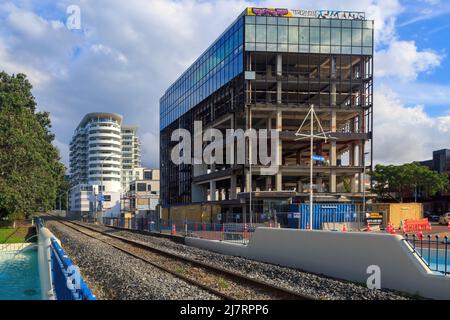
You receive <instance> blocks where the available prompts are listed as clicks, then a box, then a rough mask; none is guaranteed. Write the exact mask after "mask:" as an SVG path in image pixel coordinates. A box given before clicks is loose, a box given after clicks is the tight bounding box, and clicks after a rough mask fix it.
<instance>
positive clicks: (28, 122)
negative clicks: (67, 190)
mask: <svg viewBox="0 0 450 320" xmlns="http://www.w3.org/2000/svg"><path fill="white" fill-rule="evenodd" d="M31 89H32V86H31V84H30V82H29V81H28V80H27V78H26V76H25V75H24V74H17V75H12V76H10V75H8V74H6V73H5V72H0V218H1V217H8V218H24V217H29V216H30V215H31V214H32V213H33V212H36V211H38V210H39V209H40V208H42V209H44V210H49V209H51V208H52V207H53V205H54V203H55V199H56V193H57V189H58V187H59V186H60V184H61V180H62V179H63V177H64V171H65V168H64V166H63V164H62V163H61V162H60V161H59V160H60V158H59V152H58V150H57V149H56V148H55V147H54V146H53V145H52V141H53V140H54V135H53V134H52V133H51V132H50V128H51V122H50V117H49V113H47V112H36V102H35V99H34V97H33V95H32V93H31Z"/></svg>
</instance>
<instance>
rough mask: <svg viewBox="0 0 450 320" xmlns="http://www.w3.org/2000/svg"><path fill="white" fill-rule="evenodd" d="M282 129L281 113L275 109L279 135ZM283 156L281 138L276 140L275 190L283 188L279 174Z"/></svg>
mask: <svg viewBox="0 0 450 320" xmlns="http://www.w3.org/2000/svg"><path fill="white" fill-rule="evenodd" d="M282 129H283V115H282V112H281V110H277V131H278V133H279V134H280V135H281V131H282ZM282 158H283V144H282V141H281V139H279V140H278V155H277V163H278V172H277V175H276V179H275V180H276V181H275V185H276V186H275V187H276V188H275V189H276V190H277V191H281V190H283V177H282V174H281V165H282V164H283V163H282V160H283V159H282Z"/></svg>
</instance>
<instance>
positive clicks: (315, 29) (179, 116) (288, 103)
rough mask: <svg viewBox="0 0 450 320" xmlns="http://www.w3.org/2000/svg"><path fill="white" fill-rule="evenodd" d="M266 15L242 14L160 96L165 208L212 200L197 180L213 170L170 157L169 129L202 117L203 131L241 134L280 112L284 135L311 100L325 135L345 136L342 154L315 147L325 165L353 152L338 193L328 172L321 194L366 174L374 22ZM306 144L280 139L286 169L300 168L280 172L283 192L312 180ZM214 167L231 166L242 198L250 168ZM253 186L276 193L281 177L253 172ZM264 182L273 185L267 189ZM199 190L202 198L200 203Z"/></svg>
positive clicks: (226, 189) (219, 184)
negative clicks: (363, 158)
mask: <svg viewBox="0 0 450 320" xmlns="http://www.w3.org/2000/svg"><path fill="white" fill-rule="evenodd" d="M255 12H260V11H255ZM267 12H269V13H268V16H258V15H256V16H255V15H251V14H249V11H248V10H246V11H245V12H244V13H243V14H242V15H241V16H240V17H239V18H238V19H237V20H236V21H235V22H234V23H233V24H232V25H231V26H230V27H229V28H228V29H227V31H225V32H224V33H223V35H222V36H221V37H220V38H219V39H218V40H216V41H215V42H214V44H213V45H211V47H210V48H209V49H208V50H206V52H205V53H204V54H203V55H202V56H200V58H199V59H198V60H197V61H196V62H195V63H194V64H193V65H192V66H191V67H190V68H189V69H188V70H187V71H186V72H185V73H184V74H183V75H182V76H181V77H180V78H179V79H178V80H177V81H176V82H175V83H174V84H173V85H172V86H171V87H170V88H169V89H168V90H167V91H166V92H165V94H164V96H163V97H162V98H161V100H160V128H161V132H160V165H161V200H162V205H163V207H167V206H171V205H177V204H187V203H191V202H199V201H206V199H205V197H204V194H206V190H207V189H208V188H209V183H206V182H204V181H203V180H202V179H206V178H201V176H202V175H208V174H207V173H205V172H203V173H199V172H197V173H194V170H193V167H192V166H191V165H187V164H182V165H175V164H174V163H173V162H172V161H171V158H170V156H171V150H172V148H173V147H174V146H175V145H176V144H177V143H178V142H177V141H171V134H172V132H173V131H174V130H175V129H178V128H184V129H187V130H189V131H190V132H193V129H194V128H193V123H194V121H202V123H203V127H204V128H205V127H209V126H213V127H214V126H215V125H216V124H217V123H219V127H220V129H221V130H224V128H230V127H231V126H233V128H241V129H244V130H245V128H246V127H247V125H248V124H250V123H251V126H252V127H253V128H256V129H258V128H259V127H258V126H260V128H259V129H261V128H263V129H264V128H268V127H272V128H273V127H274V126H275V125H276V122H275V118H274V117H275V114H277V113H276V112H275V111H278V110H280V109H283V110H282V111H281V113H280V115H282V117H283V118H282V120H281V124H282V129H283V130H284V131H286V132H285V133H286V134H289V130H292V128H298V126H299V121H301V120H302V119H303V118H302V117H305V116H306V114H307V112H308V110H309V107H310V105H311V104H313V105H314V106H315V107H316V110H318V111H317V112H319V113H320V115H319V116H320V117H321V122H322V125H323V127H324V129H325V130H326V131H329V132H331V131H332V130H335V131H334V132H338V133H339V138H338V139H337V140H336V146H335V148H336V150H335V151H334V153H335V154H336V155H333V156H332V155H331V154H332V152H331V147H330V145H328V144H323V145H322V144H321V145H317V146H316V147H315V148H316V149H317V150H316V152H317V153H318V154H322V155H324V156H326V157H328V159H331V157H333V159H334V161H335V162H336V163H337V164H336V166H341V164H340V163H341V155H342V154H343V153H345V152H349V153H350V152H351V153H352V154H353V156H349V158H350V157H352V160H351V161H349V163H348V164H347V167H350V168H349V169H346V170H348V171H345V172H343V171H342V170H341V171H340V172H339V173H338V174H336V173H333V174H334V180H335V181H336V182H334V186H333V187H332V186H331V184H332V183H331V178H330V177H328V176H327V175H323V177H322V181H323V185H324V188H323V190H331V192H336V184H339V183H341V184H343V181H344V179H353V180H355V179H354V177H355V174H361V172H362V171H361V168H360V166H361V164H362V161H360V160H358V161H355V158H356V159H358V156H360V155H361V154H362V155H364V149H363V148H362V147H361V148H360V147H358V146H363V145H364V144H365V143H366V142H367V141H368V140H371V138H372V130H373V128H372V124H373V121H372V120H373V113H372V107H373V32H374V30H373V21H368V20H352V19H350V18H348V19H346V18H342V19H335V18H317V17H306V18H304V17H296V16H289V17H284V16H277V17H275V16H270V14H271V13H273V12H274V11H273V10H272V9H268V10H267ZM255 14H256V13H255ZM340 16H343V15H342V14H341V15H340ZM347 16H349V15H347ZM358 16H359V15H358ZM250 109H251V114H250V111H249V110H250ZM332 114H335V118H334V124H333V121H332ZM252 117H253V120H254V121H253V122H252V120H251V119H252ZM272 120H273V121H272ZM266 122H267V123H266ZM308 148H309V142H299V141H295V140H294V141H290V140H289V139H287V138H286V139H285V140H283V143H282V150H283V152H282V155H283V165H286V164H287V165H288V166H290V167H295V166H298V170H299V171H298V172H294V173H293V170H294V169H295V168H294V169H293V168H290V170H291V171H289V170H288V171H289V172H286V173H283V175H282V179H281V180H282V181H281V190H291V189H290V188H292V186H293V185H296V186H298V183H299V182H301V183H304V184H307V183H309V182H308V181H309V180H308V179H309V176H304V175H303V173H304V170H303V169H304V168H303V166H306V165H308V161H309V158H308V156H307V155H305V150H307V149H308ZM370 150H372V142H371V147H370ZM357 153H359V154H357ZM302 157H303V158H302ZM329 163H332V162H331V161H330V162H329ZM366 165H368V164H367V163H366ZM209 170H210V172H211V174H218V173H217V172H222V171H225V170H230V171H232V172H233V173H234V174H235V175H236V183H235V184H236V185H237V186H239V190H240V191H239V192H244V190H245V188H247V187H246V178H245V168H242V167H236V166H231V165H227V164H224V165H216V166H215V168H214V169H212V168H209ZM295 170H297V169H295ZM302 170H303V171H302ZM333 170H334V169H333ZM331 171H332V169H330V172H331ZM306 172H309V171H306ZM199 176H200V178H199ZM268 179H271V180H270V182H267V181H268ZM216 180H217V181H216V188H218V189H219V188H221V189H222V190H223V194H224V197H225V198H227V197H228V198H229V196H230V193H231V192H230V190H231V187H230V185H229V184H228V183H229V182H228V181H227V180H226V179H222V180H219V179H216ZM353 180H352V181H353ZM254 183H255V186H256V187H258V188H259V189H260V190H262V191H268V190H269V189H270V190H272V189H273V186H274V185H275V178H274V177H264V179H262V178H261V179H259V177H258V178H256V174H255V181H254ZM266 184H268V185H270V186H271V187H270V188H269V189H267V188H266V187H267V186H266ZM354 185H355V186H356V184H354ZM355 188H356V187H355ZM199 190H200V191H199ZM355 192H356V191H355ZM194 193H195V195H193V194H194ZM199 194H202V195H203V196H202V197H203V198H204V199H203V200H199V198H200V197H199ZM221 197H222V196H221ZM228 198H227V200H231V199H228ZM221 200H222V198H221Z"/></svg>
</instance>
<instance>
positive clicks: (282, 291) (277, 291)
mask: <svg viewBox="0 0 450 320" xmlns="http://www.w3.org/2000/svg"><path fill="white" fill-rule="evenodd" d="M62 220H63V219H61V218H59V217H58V219H57V220H56V221H58V222H60V223H61V224H63V225H66V226H67V227H70V228H72V229H74V230H76V231H78V232H81V233H83V234H86V235H87V236H89V237H91V238H95V239H97V240H99V241H102V242H103V243H106V244H108V245H111V246H113V247H114V248H116V249H118V250H120V251H122V252H124V253H127V254H130V255H132V256H133V257H135V258H138V259H140V260H143V261H145V262H147V263H149V264H151V265H153V266H155V267H157V268H159V269H161V270H163V271H166V272H168V273H170V274H172V275H174V276H176V277H179V278H181V279H183V280H184V281H187V282H189V283H191V284H193V285H195V286H199V287H201V288H203V289H205V290H207V291H209V292H211V293H213V294H215V295H217V296H219V297H221V298H223V299H225V300H235V299H236V298H235V297H232V296H230V295H228V294H225V293H223V292H221V291H219V290H217V289H214V288H211V287H209V286H206V285H204V284H201V283H199V282H198V281H196V280H193V279H191V278H189V277H186V276H184V275H181V274H179V273H177V272H175V271H172V270H170V269H168V268H166V267H164V266H161V265H159V264H157V263H155V262H153V261H150V260H149V259H146V258H145V257H141V256H139V255H137V254H134V253H132V252H129V251H128V250H126V249H124V248H121V247H120V246H117V245H115V244H112V243H110V242H108V241H105V240H103V239H99V238H98V237H95V236H93V235H92V234H88V233H86V232H83V231H82V230H79V228H84V229H87V230H89V231H91V232H95V233H98V234H101V235H103V236H106V237H109V238H112V239H115V240H119V241H122V242H124V243H126V244H129V245H131V246H134V247H137V248H140V249H144V250H146V251H151V252H153V253H156V254H158V255H163V256H165V257H167V258H170V259H175V260H178V261H182V262H184V263H188V264H190V265H193V266H197V267H199V268H203V269H205V270H207V271H211V272H213V273H215V274H219V275H223V276H225V277H226V278H229V279H230V280H233V281H234V282H237V283H239V284H243V283H245V284H247V285H249V286H251V287H253V288H258V289H260V290H263V291H264V292H267V293H269V294H271V295H273V296H275V297H277V298H279V299H280V298H282V299H286V300H316V298H315V297H313V296H310V295H306V294H302V293H299V292H296V291H293V290H290V289H286V288H283V287H280V286H277V285H273V284H270V283H267V282H264V281H261V280H258V279H254V278H250V277H247V276H245V275H243V274H240V273H237V272H234V271H231V270H228V269H225V268H222V267H218V266H215V265H212V264H209V263H206V262H201V261H198V260H194V259H192V258H188V257H184V256H181V255H178V254H175V253H172V252H168V251H166V250H162V249H159V248H155V247H152V246H150V245H148V244H146V243H143V242H140V241H136V240H132V239H129V238H125V237H122V236H118V235H112V234H110V233H107V232H104V231H100V230H98V229H96V228H95V227H91V226H86V225H84V224H80V223H78V222H74V221H67V220H64V221H62ZM73 225H76V226H77V227H78V228H77V227H74V226H73Z"/></svg>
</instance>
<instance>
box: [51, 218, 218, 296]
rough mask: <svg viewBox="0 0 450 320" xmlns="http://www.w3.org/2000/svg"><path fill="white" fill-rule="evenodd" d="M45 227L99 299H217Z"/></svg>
mask: <svg viewBox="0 0 450 320" xmlns="http://www.w3.org/2000/svg"><path fill="white" fill-rule="evenodd" d="M46 227H48V228H49V229H50V230H51V231H52V232H53V233H54V234H55V236H56V237H57V238H59V239H60V240H61V242H62V246H63V248H64V250H65V251H66V253H67V255H68V256H69V257H70V259H71V260H72V261H73V262H74V263H75V264H76V265H77V266H78V267H79V268H80V272H81V274H82V276H83V278H84V279H85V281H86V282H87V284H88V286H89V287H90V288H91V289H92V291H93V293H94V294H95V295H96V296H97V298H98V299H114V300H158V299H162V300H176V299H208V300H210V299H218V297H217V296H214V295H212V294H210V293H209V292H207V291H205V290H202V289H200V288H198V287H195V286H193V285H191V284H189V283H187V282H185V281H183V280H181V279H178V278H176V277H174V276H172V275H171V274H169V273H167V272H164V271H162V270H159V269H157V268H155V267H153V266H151V265H149V264H147V263H145V262H143V261H141V260H139V259H136V258H134V257H131V256H129V255H127V254H126V253H124V252H121V251H120V250H117V249H115V248H113V247H111V246H109V245H107V244H105V243H103V242H101V241H98V240H95V239H92V238H90V237H88V236H86V235H83V234H81V233H79V232H77V231H75V230H73V229H71V228H69V227H66V226H64V225H62V224H60V223H57V222H54V221H47V222H46Z"/></svg>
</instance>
